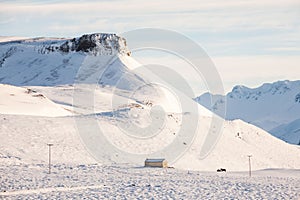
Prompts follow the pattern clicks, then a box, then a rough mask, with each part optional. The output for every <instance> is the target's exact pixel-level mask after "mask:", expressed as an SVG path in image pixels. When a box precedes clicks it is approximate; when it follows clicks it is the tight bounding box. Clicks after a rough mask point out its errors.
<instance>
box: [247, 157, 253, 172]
mask: <svg viewBox="0 0 300 200" xmlns="http://www.w3.org/2000/svg"><path fill="white" fill-rule="evenodd" d="M247 156H248V158H249V177H251V157H252V155H247Z"/></svg>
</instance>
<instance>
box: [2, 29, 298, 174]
mask: <svg viewBox="0 0 300 200" xmlns="http://www.w3.org/2000/svg"><path fill="white" fill-rule="evenodd" d="M0 56H1V63H0V64H1V65H0V83H2V84H10V85H14V86H18V87H13V86H8V85H3V86H1V87H2V88H0V90H1V91H2V90H3V91H2V93H1V95H2V94H4V95H6V96H9V98H5V99H4V98H3V100H2V99H1V104H3V105H5V109H2V110H1V109H0V122H1V123H0V140H1V146H0V160H1V164H18V163H29V164H30V163H35V164H38V163H46V162H47V158H48V157H47V156H48V154H47V145H46V144H47V143H49V142H50V143H53V144H54V147H53V162H54V163H58V164H59V163H60V164H61V163H75V164H80V163H94V162H96V161H95V159H94V157H93V156H95V155H93V156H91V155H90V154H89V153H88V151H87V149H86V148H87V147H86V146H84V145H83V143H82V142H81V141H82V140H85V141H86V140H89V141H92V142H93V141H98V140H96V139H95V138H88V134H89V133H90V132H93V131H94V130H92V127H90V126H86V125H85V124H84V123H85V122H87V121H89V120H91V119H93V120H96V121H97V123H98V124H101V129H102V131H103V133H104V134H105V136H106V137H107V141H108V142H110V143H111V144H113V145H115V146H117V147H118V148H119V149H122V150H123V151H124V152H135V153H136V152H138V154H140V155H143V153H144V152H146V153H149V154H151V153H152V152H155V151H157V150H159V149H161V147H162V146H168V145H170V144H172V143H173V142H174V141H181V142H180V143H176V144H177V146H176V147H177V148H176V149H174V151H176V150H177V149H181V148H182V147H185V146H189V145H190V148H187V149H185V150H186V151H184V152H183V153H184V155H183V156H182V157H181V158H180V159H178V160H176V161H174V163H171V165H173V166H175V167H176V168H181V169H195V170H208V171H215V170H216V169H217V168H219V167H225V168H227V169H228V170H237V171H244V170H247V167H248V165H247V155H253V158H255V163H253V169H263V168H294V169H299V168H300V159H298V157H299V151H300V149H299V148H298V147H297V146H294V145H290V144H287V143H285V142H283V141H281V140H279V139H277V138H275V137H273V136H271V135H270V134H269V133H267V132H266V131H264V130H262V129H260V128H258V127H255V126H253V125H250V124H248V123H245V122H243V121H241V120H235V121H226V122H224V124H219V125H220V128H221V131H222V132H223V134H222V135H221V137H220V138H219V142H218V143H217V144H216V146H215V148H214V149H213V151H212V152H211V153H210V154H209V155H208V156H207V157H205V158H203V155H202V154H201V153H202V152H201V150H202V147H203V146H204V145H205V144H204V141H206V140H205V139H206V138H209V137H210V136H211V135H215V134H216V131H215V130H216V128H217V127H211V122H212V119H213V118H212V117H213V116H214V115H213V113H211V112H210V111H209V110H207V109H206V108H204V107H203V106H201V105H199V104H197V103H196V102H195V101H193V100H192V99H191V98H190V97H186V96H185V97H182V99H180V100H184V104H185V105H189V106H188V108H185V107H181V104H180V103H183V102H178V98H177V97H178V96H179V94H178V96H176V95H174V94H173V93H172V92H170V91H168V90H167V89H166V88H163V87H161V86H159V85H151V84H149V78H151V77H152V76H149V74H148V72H147V74H141V73H139V74H137V73H135V70H134V69H136V68H138V66H139V63H137V62H136V61H135V60H134V59H133V58H132V57H131V53H130V51H129V50H128V48H127V45H126V41H125V39H124V38H121V37H119V36H117V35H115V34H101V33H100V34H90V35H84V36H81V37H78V38H74V39H53V38H37V39H27V40H22V41H12V42H4V43H0ZM78 72H80V73H78ZM142 72H143V71H142ZM99 75H100V76H101V78H99V79H97V78H98V76H99ZM95 80H99V81H97V82H95ZM75 83H76V84H75ZM3 88H4V89H5V90H4V89H3ZM7 90H8V91H7ZM29 91H30V92H29ZM32 91H36V93H37V94H41V95H43V96H44V97H45V99H46V100H47V102H46V103H45V102H44V101H45V100H40V99H36V96H34V94H32V93H31V92H32ZM9 94H17V95H15V96H13V95H12V96H10V95H9ZM183 96H184V95H183ZM78 97H80V99H83V100H89V99H92V103H93V104H92V105H90V104H85V101H83V102H79V103H78V102H76V98H78ZM23 99H24V100H25V101H23ZM10 101H12V102H10ZM29 101H32V103H33V105H31V106H32V108H30V109H24V108H25V107H26V108H27V105H28V102H29ZM77 103H78V104H77ZM15 105H18V107H16V108H14V106H15ZM44 107H47V108H51V109H52V108H53V109H54V108H55V109H57V113H58V114H57V115H56V116H57V117H53V116H55V115H51V117H49V116H50V115H47V114H45V113H38V112H37V110H38V109H40V108H44ZM190 107H191V108H195V109H191V108H190ZM0 108H1V107H0ZM161 110H164V113H163V115H162V114H161V113H162V112H161ZM198 111H199V112H198ZM60 112H67V113H72V114H73V116H69V115H68V114H64V113H61V114H59V113H60ZM24 115H26V116H24ZM30 115H31V116H30ZM216 118H217V119H220V118H218V117H216ZM195 119H197V120H198V121H197V127H196V129H195V130H194V129H193V127H192V126H191V124H192V122H194V121H195ZM185 120H186V121H185ZM81 122H82V123H83V127H84V133H85V135H87V138H85V136H83V137H79V135H78V130H77V128H78V126H77V125H78V123H81ZM155 123H158V124H159V123H161V126H160V127H158V129H157V130H156V129H155V131H158V133H159V134H156V132H155V134H154V135H151V137H150V139H149V140H137V138H139V137H141V136H143V135H144V134H148V133H147V131H150V130H151V131H152V129H151V128H157V127H156V125H157V124H155ZM184 123H186V124H184ZM153 124H154V125H155V126H154V127H153ZM132 127H135V128H134V129H132ZM145 127H146V128H145ZM147 127H150V128H149V129H147ZM182 127H184V128H185V129H184V131H185V132H184V134H183V135H180V134H179V133H180V131H181V128H182ZM143 128H145V129H143ZM124 130H127V133H126V134H124ZM128 130H129V131H128ZM130 130H133V131H132V132H130ZM137 130H141V131H137ZM192 131H195V137H194V138H193V140H189V141H188V140H186V137H185V135H188V134H190V133H191V132H192ZM128 132H130V133H128ZM128 134H129V136H132V135H133V136H132V137H128ZM139 134H140V135H139ZM193 134H194V133H193ZM178 135H179V136H178ZM81 136H82V135H81ZM178 137H181V138H180V139H178ZM99 142H101V141H99ZM149 142H150V145H149ZM103 145H105V144H103ZM98 146H99V147H97V148H100V149H101V148H102V147H103V146H101V145H98ZM102 150H103V149H102ZM116 156H118V155H115V154H111V155H105V157H104V156H103V160H105V161H110V162H111V163H113V162H115V159H116ZM97 158H98V160H101V158H100V159H99V157H97ZM166 158H168V157H166ZM144 159H145V158H141V159H140V160H139V163H140V164H141V165H143V161H144ZM125 161H126V159H125ZM135 164H136V163H135Z"/></svg>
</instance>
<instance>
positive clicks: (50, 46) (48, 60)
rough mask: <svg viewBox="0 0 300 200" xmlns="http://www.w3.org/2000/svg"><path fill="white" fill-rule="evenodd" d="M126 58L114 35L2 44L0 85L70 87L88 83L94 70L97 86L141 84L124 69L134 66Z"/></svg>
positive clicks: (120, 40) (124, 47) (121, 41)
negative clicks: (80, 71)
mask: <svg viewBox="0 0 300 200" xmlns="http://www.w3.org/2000/svg"><path fill="white" fill-rule="evenodd" d="M129 55H130V51H129V50H128V49H127V45H126V40H125V39H124V38H121V37H119V36H117V35H116V34H103V33H102V34H90V35H83V36H81V37H78V38H73V39H61V38H35V39H26V40H17V41H10V42H2V43H0V82H1V83H5V84H12V85H18V86H24V85H28V86H33V85H35V86H41V85H43V86H56V85H64V84H74V82H75V80H80V81H81V82H84V81H85V82H87V83H88V81H89V80H88V77H90V76H91V75H93V74H95V72H96V71H97V74H100V75H101V79H100V80H99V84H102V85H110V86H116V85H117V86H119V87H121V88H122V87H123V88H122V89H128V87H130V86H131V85H132V84H134V83H135V82H140V81H142V80H141V79H140V78H139V77H136V76H135V75H134V74H132V73H131V72H130V71H129V70H128V68H127V67H128V65H127V63H128V62H130V64H131V66H130V67H133V66H134V64H135V63H134V61H133V60H132V59H131V58H130V56H129ZM125 58H126V59H125ZM86 62H88V63H86ZM87 64H88V65H90V66H91V67H89V71H86V72H84V73H81V74H78V71H79V69H80V68H81V67H82V66H83V65H87ZM107 66H109V70H106V67H107ZM121 77H122V81H121V83H118V84H117V82H118V81H120V78H121ZM75 78H76V79H75ZM124 87H127V88H124Z"/></svg>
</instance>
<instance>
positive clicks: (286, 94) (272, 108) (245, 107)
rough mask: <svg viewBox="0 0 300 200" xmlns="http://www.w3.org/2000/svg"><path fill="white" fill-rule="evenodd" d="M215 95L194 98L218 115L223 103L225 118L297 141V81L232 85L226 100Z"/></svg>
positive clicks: (299, 86)
mask: <svg viewBox="0 0 300 200" xmlns="http://www.w3.org/2000/svg"><path fill="white" fill-rule="evenodd" d="M218 97H219V98H218V99H219V100H216V101H215V102H211V94H209V93H205V94H203V95H201V96H199V97H197V98H196V99H195V100H196V101H197V102H199V103H200V104H201V105H203V106H205V107H206V108H208V109H210V110H212V111H213V112H215V113H218V114H219V111H218V108H219V107H220V105H221V104H226V109H227V111H226V116H225V118H226V119H228V120H233V119H242V120H244V121H246V122H248V123H251V124H254V125H256V126H258V127H260V128H262V129H264V130H266V131H268V132H270V133H272V134H273V135H274V136H276V137H279V138H281V139H283V140H284V141H286V142H289V143H292V144H299V141H300V134H299V133H298V132H297V131H298V130H299V128H300V124H299V123H298V122H299V121H298V119H299V117H300V115H299V113H300V81H278V82H275V83H265V84H263V85H262V86H260V87H258V88H253V89H252V88H247V87H245V86H235V87H234V88H233V89H232V91H231V92H229V93H228V94H227V95H226V98H225V99H226V101H224V100H222V99H224V97H222V96H218Z"/></svg>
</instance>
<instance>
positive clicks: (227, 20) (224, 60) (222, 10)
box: [0, 0, 300, 92]
mask: <svg viewBox="0 0 300 200" xmlns="http://www.w3.org/2000/svg"><path fill="white" fill-rule="evenodd" d="M299 19H300V1H299V0H227V1H224V0H206V1H202V0H187V1H183V0H172V1H171V0H170V1H168V0H167V1H162V0H150V1H142V0H132V1H130V0H111V1H110V0H106V1H91V0H90V1H80V0H78V1H68V0H66V1H63V0H62V1H35V0H27V1H8V0H7V1H0V30H1V32H0V35H1V36H24V37H39V36H51V37H75V36H80V35H82V34H85V33H94V32H112V33H123V32H126V31H130V30H133V29H137V28H145V27H147V28H161V29H168V30H173V31H177V32H179V33H181V34H184V35H186V36H187V37H189V38H190V39H192V40H194V41H195V42H197V43H198V44H199V45H200V46H201V47H202V48H203V49H205V51H206V53H207V54H208V55H209V56H210V57H211V58H212V60H213V62H214V63H215V65H216V67H217V69H218V71H219V73H220V76H221V78H222V80H223V83H224V87H225V90H226V91H227V92H228V91H230V90H231V88H232V87H233V86H234V85H237V84H243V85H246V86H248V87H255V86H259V85H261V84H262V83H264V82H273V81H277V80H286V79H288V80H296V79H299V80H300V66H299V64H300V20H299ZM133 57H134V55H133ZM170 60H172V61H173V64H174V59H170ZM174 65H176V64H174ZM193 81H195V84H197V82H196V80H193ZM199 92H200V91H199Z"/></svg>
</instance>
